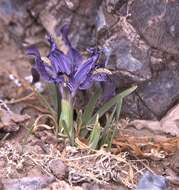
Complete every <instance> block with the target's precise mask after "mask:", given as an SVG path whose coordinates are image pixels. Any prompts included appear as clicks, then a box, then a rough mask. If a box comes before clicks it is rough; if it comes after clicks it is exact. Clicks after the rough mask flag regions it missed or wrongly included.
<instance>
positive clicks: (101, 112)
mask: <svg viewBox="0 0 179 190" xmlns="http://www.w3.org/2000/svg"><path fill="white" fill-rule="evenodd" d="M136 88H137V86H133V87H131V88H129V89H127V90H125V91H123V92H121V93H119V94H118V95H116V96H115V97H113V98H111V99H110V100H109V101H108V102H106V103H105V104H104V105H103V106H102V107H101V108H100V109H99V110H98V111H97V112H96V113H95V114H94V115H93V117H92V118H91V119H90V121H89V122H88V123H89V124H92V123H94V122H95V118H96V116H97V115H99V118H101V117H102V116H103V115H104V114H105V113H106V112H107V111H109V110H110V109H111V108H112V107H113V106H114V105H115V104H119V107H118V110H120V109H119V108H120V107H121V103H122V100H123V98H124V97H126V96H128V95H129V94H131V93H132V92H133V91H134V90H136ZM119 113H120V112H118V115H119Z"/></svg>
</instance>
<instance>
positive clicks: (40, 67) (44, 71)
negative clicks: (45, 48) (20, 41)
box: [27, 47, 54, 82]
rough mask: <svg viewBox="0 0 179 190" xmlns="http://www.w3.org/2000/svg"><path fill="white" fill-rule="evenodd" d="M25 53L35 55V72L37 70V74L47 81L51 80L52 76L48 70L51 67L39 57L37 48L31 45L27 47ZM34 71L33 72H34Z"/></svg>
mask: <svg viewBox="0 0 179 190" xmlns="http://www.w3.org/2000/svg"><path fill="white" fill-rule="evenodd" d="M27 54H28V55H32V56H34V57H35V63H36V64H35V66H34V68H35V69H36V71H37V72H39V74H40V75H41V76H42V77H43V78H44V79H45V80H47V81H49V82H53V81H54V78H53V77H52V75H51V74H50V73H49V71H50V70H51V68H50V67H49V66H47V65H45V64H44V62H43V61H42V60H41V57H40V52H39V51H38V49H37V48H35V47H31V48H28V49H27ZM36 71H34V72H36Z"/></svg>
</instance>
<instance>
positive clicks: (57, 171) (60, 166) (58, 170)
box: [49, 159, 68, 179]
mask: <svg viewBox="0 0 179 190" xmlns="http://www.w3.org/2000/svg"><path fill="white" fill-rule="evenodd" d="M49 168H50V170H51V171H52V173H53V174H54V176H55V177H57V178H58V179H64V178H65V176H66V175H67V172H68V167H67V166H66V165H65V163H64V162H63V161H62V160H60V159H53V160H51V161H50V162H49Z"/></svg>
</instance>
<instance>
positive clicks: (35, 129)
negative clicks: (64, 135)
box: [32, 114, 58, 133]
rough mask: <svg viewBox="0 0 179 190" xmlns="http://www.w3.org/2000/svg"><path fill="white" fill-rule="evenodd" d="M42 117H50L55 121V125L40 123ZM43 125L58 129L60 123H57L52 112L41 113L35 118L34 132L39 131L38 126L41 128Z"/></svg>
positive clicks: (47, 127) (46, 127)
mask: <svg viewBox="0 0 179 190" xmlns="http://www.w3.org/2000/svg"><path fill="white" fill-rule="evenodd" d="M42 118H50V119H51V120H52V121H53V123H54V126H53V127H50V126H49V125H46V124H39V122H40V120H41V119H42ZM41 127H43V128H45V129H51V130H52V129H56V130H58V124H57V122H56V120H55V119H54V117H53V116H52V115H50V114H44V115H40V116H39V117H38V118H37V119H36V120H35V122H34V124H33V127H32V132H33V133H34V132H35V131H37V129H38V128H41Z"/></svg>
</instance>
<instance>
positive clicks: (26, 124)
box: [0, 0, 179, 190]
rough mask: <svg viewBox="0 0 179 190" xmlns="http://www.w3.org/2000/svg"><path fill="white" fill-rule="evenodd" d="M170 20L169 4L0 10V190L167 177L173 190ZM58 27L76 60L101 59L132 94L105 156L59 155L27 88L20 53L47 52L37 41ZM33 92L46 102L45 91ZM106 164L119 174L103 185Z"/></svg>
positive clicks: (177, 85) (174, 77) (176, 144)
mask: <svg viewBox="0 0 179 190" xmlns="http://www.w3.org/2000/svg"><path fill="white" fill-rule="evenodd" d="M178 16H179V3H178V1H176V0H160V1H158V0H150V1H149V0H91V1H89V0H73V1H70V0H50V1H45V0H36V1H35V0H29V1H23V0H0V42H1V43H0V66H1V67H0V143H1V144H0V179H1V181H0V185H1V186H2V188H4V189H5V190H10V189H11V190H15V189H18V188H19V189H25V190H34V189H85V190H87V189H121V190H122V189H124V190H125V189H127V187H128V188H133V189H134V187H135V184H137V182H138V180H139V178H140V177H141V176H142V175H143V173H144V170H151V171H154V172H155V173H157V174H159V175H163V176H166V177H167V180H168V186H169V187H168V189H171V190H176V189H179V179H178V178H179V165H178V164H179V160H178V157H179V152H178V148H179V139H178V137H179V127H178V119H179V116H178V113H179V106H178V95H179V90H178V89H179V69H178V63H179V57H178V55H179V26H178ZM64 23H68V24H69V25H70V38H71V40H72V42H73V45H74V46H76V47H77V48H78V49H79V50H81V51H84V50H85V48H87V47H91V46H95V47H96V46H97V47H99V48H103V49H104V50H105V56H106V57H107V61H108V64H107V67H108V68H109V69H110V70H111V71H112V73H113V76H112V77H111V80H112V81H113V82H114V83H115V85H116V86H117V87H118V90H123V89H125V88H127V87H129V86H130V85H132V84H137V85H138V90H137V91H136V92H135V93H134V94H132V95H130V96H128V97H127V98H126V99H125V102H124V105H123V110H122V116H123V118H124V119H123V120H121V121H120V122H119V123H117V124H116V125H117V126H118V129H119V131H120V132H119V135H118V136H117V137H116V139H115V140H114V142H113V145H114V149H113V150H112V152H111V154H109V153H106V152H105V151H104V150H100V151H99V152H94V151H91V150H88V149H86V148H84V147H83V145H81V144H79V147H80V148H79V149H75V150H74V149H72V148H71V147H68V146H67V147H66V146H65V142H64V140H63V139H60V138H57V137H56V136H55V132H54V129H53V126H54V125H55V124H54V123H53V122H54V121H53V119H52V118H51V117H50V116H49V110H48V108H47V107H46V106H45V105H44V103H43V102H41V100H39V96H38V95H37V94H36V93H35V92H34V91H33V90H32V86H31V85H30V82H29V76H30V68H31V60H30V59H29V58H28V57H27V56H26V54H25V49H26V47H27V46H29V45H32V44H35V45H36V46H38V47H39V48H40V49H41V50H42V51H46V48H47V47H48V46H47V44H46V42H45V40H44V39H45V35H46V34H47V33H53V32H54V30H55V29H56V28H58V27H60V26H62V25H63V24H64ZM35 88H36V89H38V90H40V91H42V92H43V93H44V94H45V96H46V97H47V98H48V90H46V87H45V85H44V84H42V83H40V84H39V85H37V86H36V87H35ZM49 101H50V100H49ZM32 126H33V127H34V128H35V129H34V128H32ZM49 126H50V127H49ZM84 159H85V161H86V162H88V166H89V167H85V166H83V164H82V163H84ZM104 160H105V163H106V162H107V163H108V166H106V168H105V167H104V163H103V161H104ZM106 160H107V161H106ZM109 160H110V161H109ZM111 160H114V163H116V164H117V166H118V170H117V172H116V173H114V172H113V171H112V170H111V171H110V172H111V173H110V177H108V176H107V174H106V170H107V169H109V163H110V164H111V163H113V162H112V161H111ZM90 164H91V165H90ZM79 166H81V167H79ZM110 168H113V166H111V165H110ZM122 168H123V169H122ZM94 170H95V171H96V173H94ZM121 171H123V172H121ZM131 171H132V172H133V173H132V174H131ZM100 172H102V173H105V174H104V175H103V176H101V174H100ZM81 173H83V174H86V176H85V175H81ZM124 179H126V180H124ZM106 182H107V183H108V184H106ZM99 183H101V184H99ZM72 184H73V185H74V186H73V187H71V185H72Z"/></svg>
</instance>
